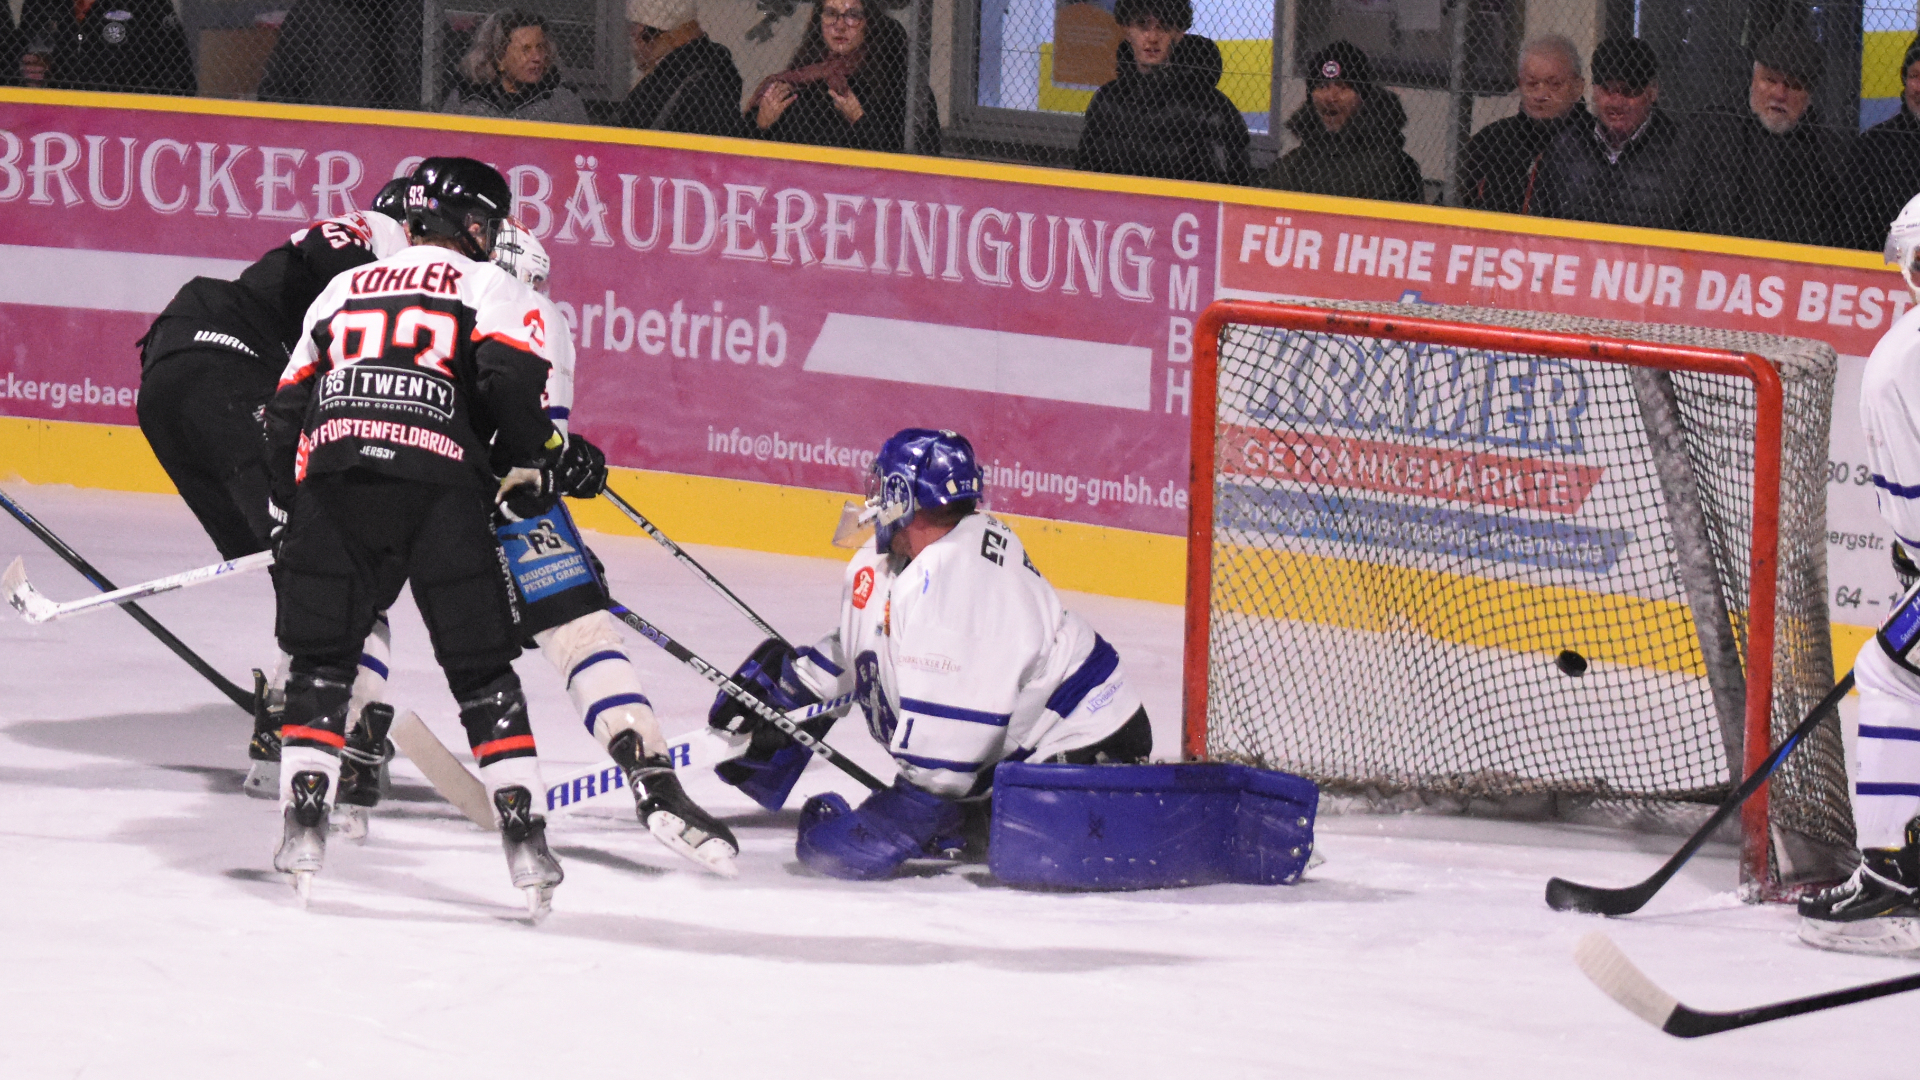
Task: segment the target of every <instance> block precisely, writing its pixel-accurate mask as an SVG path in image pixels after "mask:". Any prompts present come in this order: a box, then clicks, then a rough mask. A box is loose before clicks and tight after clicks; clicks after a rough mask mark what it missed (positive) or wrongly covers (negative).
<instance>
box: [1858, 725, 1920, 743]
mask: <svg viewBox="0 0 1920 1080" xmlns="http://www.w3.org/2000/svg"><path fill="white" fill-rule="evenodd" d="M1860 737H1861V738H1863V739H1906V740H1908V741H1909V742H1920V730H1915V729H1913V728H1910V727H1881V726H1880V725H1878V724H1861V725H1860Z"/></svg>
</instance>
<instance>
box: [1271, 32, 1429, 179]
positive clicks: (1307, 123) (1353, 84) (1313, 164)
mask: <svg viewBox="0 0 1920 1080" xmlns="http://www.w3.org/2000/svg"><path fill="white" fill-rule="evenodd" d="M1406 126H1407V110H1406V108H1405V107H1404V106H1402V105H1401V104H1400V99H1399V98H1398V97H1396V96H1395V95H1393V94H1392V93H1389V92H1388V91H1386V90H1384V89H1382V88H1381V87H1379V86H1376V85H1375V84H1374V81H1373V64H1372V63H1371V62H1370V61H1369V60H1368V59H1367V54H1366V53H1364V52H1361V51H1360V49H1359V47H1358V46H1356V45H1354V44H1352V43H1351V42H1346V41H1336V42H1334V43H1333V44H1331V45H1328V46H1326V47H1325V48H1322V49H1321V50H1320V51H1319V52H1317V53H1314V54H1313V59H1312V60H1310V61H1308V63H1307V103H1306V104H1304V105H1302V106H1300V108H1298V109H1296V110H1295V111H1294V114H1293V115H1292V116H1290V117H1288V118H1287V130H1288V131H1290V132H1292V133H1293V135H1294V137H1295V138H1297V139H1299V140H1300V145H1299V146H1296V147H1294V148H1293V149H1292V150H1291V151H1289V152H1288V153H1287V155H1286V156H1285V157H1282V158H1281V159H1280V160H1279V161H1277V162H1275V163H1274V166H1273V170H1272V171H1271V172H1269V173H1268V174H1267V186H1268V187H1273V188H1279V189H1281V190H1283V191H1306V192H1311V193H1313V194H1315V195H1344V196H1346V197H1347V198H1350V199H1387V200H1392V201H1396V202H1421V201H1423V199H1422V195H1424V194H1425V190H1424V187H1423V184H1422V181H1421V179H1420V164H1419V163H1418V162H1416V161H1414V160H1413V157H1412V156H1411V155H1410V154H1408V153H1407V152H1406V149H1405V146H1406V142H1407V136H1406V132H1405V130H1404V129H1405V128H1406Z"/></svg>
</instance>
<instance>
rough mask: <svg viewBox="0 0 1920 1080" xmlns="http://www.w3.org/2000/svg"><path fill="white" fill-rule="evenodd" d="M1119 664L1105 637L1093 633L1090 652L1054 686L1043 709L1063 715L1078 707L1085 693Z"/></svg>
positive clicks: (1084, 697)
mask: <svg viewBox="0 0 1920 1080" xmlns="http://www.w3.org/2000/svg"><path fill="white" fill-rule="evenodd" d="M1119 666H1120V654H1119V653H1117V652H1115V651H1114V648H1113V646H1111V645H1109V644H1107V639H1106V638H1103V637H1101V636H1100V635H1099V634H1095V635H1093V651H1092V652H1090V653H1088V654H1087V658H1086V659H1085V660H1083V661H1081V662H1080V667H1079V668H1078V669H1076V670H1075V671H1074V673H1073V674H1071V675H1069V676H1067V677H1066V679H1065V680H1063V681H1062V682H1061V683H1060V685H1059V686H1058V687H1056V688H1055V689H1054V691H1053V696H1051V697H1049V698H1047V708H1048V709H1051V710H1052V711H1053V714H1054V715H1055V716H1066V715H1067V714H1068V713H1071V712H1072V711H1073V710H1075V709H1077V708H1079V707H1080V703H1081V702H1082V701H1085V700H1086V697H1087V695H1088V694H1091V693H1093V689H1094V687H1096V686H1099V685H1100V684H1101V683H1103V682H1106V681H1107V680H1108V679H1110V678H1112V677H1113V672H1114V669H1115V668H1118V667H1119Z"/></svg>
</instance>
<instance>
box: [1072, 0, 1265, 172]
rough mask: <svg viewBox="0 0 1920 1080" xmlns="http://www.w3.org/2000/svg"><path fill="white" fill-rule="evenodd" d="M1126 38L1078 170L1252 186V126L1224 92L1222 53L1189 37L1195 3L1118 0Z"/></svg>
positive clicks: (1099, 98) (1085, 135) (1093, 115)
mask: <svg viewBox="0 0 1920 1080" xmlns="http://www.w3.org/2000/svg"><path fill="white" fill-rule="evenodd" d="M1113 17H1114V20H1115V21H1116V22H1118V23H1119V24H1120V29H1121V31H1122V33H1123V34H1124V37H1123V38H1122V39H1121V41H1120V45H1119V49H1118V53H1117V55H1118V63H1117V65H1116V69H1115V70H1116V74H1115V76H1114V78H1113V81H1112V82H1109V83H1107V84H1106V85H1105V86H1102V87H1101V88H1100V89H1099V90H1096V91H1095V92H1094V95H1093V102H1092V104H1090V105H1088V106H1087V120H1086V125H1085V126H1084V127H1082V128H1081V130H1080V146H1079V148H1078V150H1077V151H1076V152H1075V154H1074V164H1075V167H1077V168H1080V169H1084V170H1087V171H1089V172H1108V173H1120V174H1122V175H1125V176H1157V177H1160V178H1161V179H1164V180H1200V181H1204V182H1207V183H1213V184H1245V183H1246V182H1247V181H1248V180H1249V179H1251V177H1252V168H1253V167H1252V165H1251V164H1250V162H1249V161H1248V158H1247V141H1248V140H1247V121H1246V118H1245V117H1243V116H1241V115H1240V110H1239V108H1238V107H1236V106H1235V105H1234V104H1233V102H1232V101H1231V100H1229V99H1228V97H1227V95H1225V94H1223V93H1221V92H1220V89H1219V83H1220V72H1221V69H1222V65H1221V61H1220V48H1219V46H1217V45H1215V44H1214V43H1213V42H1212V40H1210V39H1208V38H1204V37H1201V36H1200V35H1198V34H1189V33H1187V28H1188V27H1190V26H1192V25H1193V5H1192V4H1191V3H1189V0H1119V2H1118V3H1117V4H1115V5H1114V9H1113Z"/></svg>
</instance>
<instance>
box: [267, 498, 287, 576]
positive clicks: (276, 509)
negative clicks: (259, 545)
mask: <svg viewBox="0 0 1920 1080" xmlns="http://www.w3.org/2000/svg"><path fill="white" fill-rule="evenodd" d="M267 517H268V518H270V519H272V521H273V525H272V527H271V528H269V529H268V530H267V547H268V548H270V549H272V551H273V561H274V562H276V563H277V562H279V561H280V549H281V548H283V547H285V546H286V543H287V511H286V509H285V508H283V507H282V506H281V505H280V502H279V500H277V499H275V498H274V497H273V496H271V495H269V496H267Z"/></svg>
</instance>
